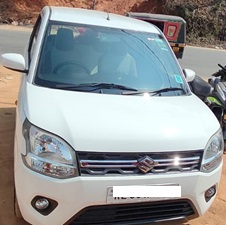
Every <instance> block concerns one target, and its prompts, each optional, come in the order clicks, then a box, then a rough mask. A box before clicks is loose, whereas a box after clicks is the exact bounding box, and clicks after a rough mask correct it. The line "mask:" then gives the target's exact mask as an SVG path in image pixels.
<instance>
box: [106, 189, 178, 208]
mask: <svg viewBox="0 0 226 225" xmlns="http://www.w3.org/2000/svg"><path fill="white" fill-rule="evenodd" d="M173 186H174V185H173ZM176 198H177V197H113V187H109V188H108V189H107V203H112V204H114V203H115V204H116V203H133V202H150V201H161V200H169V199H176Z"/></svg>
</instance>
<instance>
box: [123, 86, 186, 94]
mask: <svg viewBox="0 0 226 225" xmlns="http://www.w3.org/2000/svg"><path fill="white" fill-rule="evenodd" d="M171 91H183V92H184V93H186V91H185V90H184V89H183V88H178V87H169V88H162V89H159V90H155V91H123V92H122V93H121V94H122V95H140V94H144V93H148V94H152V96H154V95H158V94H161V93H163V92H171Z"/></svg>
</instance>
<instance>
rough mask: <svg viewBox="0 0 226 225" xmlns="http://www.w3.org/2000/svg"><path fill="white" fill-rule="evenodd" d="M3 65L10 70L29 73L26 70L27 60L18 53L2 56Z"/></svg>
mask: <svg viewBox="0 0 226 225" xmlns="http://www.w3.org/2000/svg"><path fill="white" fill-rule="evenodd" d="M2 65H3V66H4V67H6V68H8V69H11V70H14V71H17V72H21V73H27V72H28V71H27V70H26V69H25V60H24V57H23V56H22V55H20V54H17V53H5V54H2Z"/></svg>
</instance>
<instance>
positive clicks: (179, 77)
mask: <svg viewBox="0 0 226 225" xmlns="http://www.w3.org/2000/svg"><path fill="white" fill-rule="evenodd" d="M174 77H175V80H176V82H177V83H180V84H183V83H184V82H183V79H182V77H181V76H180V75H174Z"/></svg>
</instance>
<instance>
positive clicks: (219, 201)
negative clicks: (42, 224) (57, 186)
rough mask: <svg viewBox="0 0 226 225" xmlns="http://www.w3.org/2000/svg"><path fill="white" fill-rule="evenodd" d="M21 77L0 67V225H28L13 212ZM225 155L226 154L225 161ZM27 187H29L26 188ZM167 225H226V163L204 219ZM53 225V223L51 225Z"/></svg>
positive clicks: (168, 224) (225, 158)
mask: <svg viewBox="0 0 226 225" xmlns="http://www.w3.org/2000/svg"><path fill="white" fill-rule="evenodd" d="M20 76H21V75H20V74H19V73H16V72H12V71H10V70H7V69H5V68H3V67H2V66H0V225H28V223H26V222H25V221H23V220H20V221H18V220H16V218H15V216H14V211H13V204H14V203H13V190H14V189H13V185H14V182H13V137H14V126H15V101H16V99H17V94H18V88H19V83H20V78H21V77H20ZM225 160H226V155H224V161H225ZM25 188H26V187H25ZM162 224H164V225H166V224H167V225H225V224H226V163H225V164H224V167H223V172H222V178H221V183H220V188H219V192H218V194H217V197H216V199H215V201H214V203H213V205H212V206H211V208H210V209H209V211H208V212H207V213H206V214H205V215H204V216H202V217H200V218H197V219H194V220H191V221H188V222H177V223H176V222H172V223H162ZM50 225H54V224H50Z"/></svg>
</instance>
